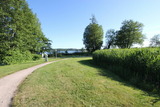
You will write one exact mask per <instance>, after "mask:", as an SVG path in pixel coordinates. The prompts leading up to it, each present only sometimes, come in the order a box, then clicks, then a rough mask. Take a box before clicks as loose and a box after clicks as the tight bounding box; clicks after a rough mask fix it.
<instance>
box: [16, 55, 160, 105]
mask: <svg viewBox="0 0 160 107" xmlns="http://www.w3.org/2000/svg"><path fill="white" fill-rule="evenodd" d="M158 100H159V99H158V97H153V96H149V95H148V94H147V93H145V92H143V91H141V90H138V89H136V88H134V87H132V86H129V85H128V84H127V83H124V82H123V81H122V80H121V79H120V78H119V77H117V76H116V75H114V74H112V73H111V72H109V71H107V70H105V69H102V68H98V67H96V66H94V65H93V64H92V63H91V58H71V59H68V60H64V61H60V62H56V63H52V64H49V65H47V66H45V67H42V68H40V69H38V70H36V71H35V72H34V73H32V75H30V76H29V77H28V78H27V79H26V80H25V81H24V82H23V83H22V85H20V87H19V90H18V91H17V94H16V96H15V97H14V100H13V107H151V106H157V107H158V106H160V103H159V102H156V101H158Z"/></svg>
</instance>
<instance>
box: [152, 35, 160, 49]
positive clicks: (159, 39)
mask: <svg viewBox="0 0 160 107" xmlns="http://www.w3.org/2000/svg"><path fill="white" fill-rule="evenodd" d="M150 46H151V47H160V34H158V35H154V36H153V37H152V38H151V40H150Z"/></svg>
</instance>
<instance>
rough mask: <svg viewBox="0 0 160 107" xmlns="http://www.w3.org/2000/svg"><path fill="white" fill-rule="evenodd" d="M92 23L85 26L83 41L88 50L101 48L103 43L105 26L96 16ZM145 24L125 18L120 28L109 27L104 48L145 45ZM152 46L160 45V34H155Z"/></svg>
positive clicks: (93, 17)
mask: <svg viewBox="0 0 160 107" xmlns="http://www.w3.org/2000/svg"><path fill="white" fill-rule="evenodd" d="M90 20H91V23H90V24H89V25H88V26H87V27H86V28H85V30H84V34H83V43H84V45H85V48H86V49H87V51H88V52H91V53H92V52H94V51H96V50H100V49H101V48H102V44H103V28H102V26H101V25H99V24H98V22H97V20H96V18H95V16H94V15H93V16H92V18H91V19H90ZM143 26H144V25H143V24H142V23H140V22H138V21H133V20H124V21H123V22H122V26H121V27H120V29H119V30H114V29H109V30H108V31H107V32H106V35H105V38H106V45H105V46H103V47H104V49H110V48H123V49H124V48H131V47H132V46H134V45H135V44H139V45H143V42H144V39H146V37H145V35H144V34H143ZM150 47H160V34H157V35H155V36H153V37H152V38H151V40H150Z"/></svg>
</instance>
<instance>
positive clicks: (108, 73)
mask: <svg viewBox="0 0 160 107" xmlns="http://www.w3.org/2000/svg"><path fill="white" fill-rule="evenodd" d="M79 63H80V64H83V65H87V66H90V67H93V68H97V69H98V71H99V75H101V76H105V77H107V78H110V79H112V80H115V81H118V82H120V83H121V84H123V85H125V86H129V87H132V88H133V89H140V88H138V87H136V86H135V85H133V84H132V83H130V82H127V81H125V80H123V79H122V78H120V77H119V76H118V75H116V74H114V73H113V72H111V71H110V70H108V69H107V68H104V67H100V66H97V65H95V64H94V63H93V60H92V59H90V60H82V61H79ZM140 90H143V89H140ZM143 91H144V92H145V93H144V94H143V95H144V96H152V97H155V99H153V100H151V103H152V105H154V104H155V103H157V102H159V101H160V94H159V93H151V92H147V91H145V90H143Z"/></svg>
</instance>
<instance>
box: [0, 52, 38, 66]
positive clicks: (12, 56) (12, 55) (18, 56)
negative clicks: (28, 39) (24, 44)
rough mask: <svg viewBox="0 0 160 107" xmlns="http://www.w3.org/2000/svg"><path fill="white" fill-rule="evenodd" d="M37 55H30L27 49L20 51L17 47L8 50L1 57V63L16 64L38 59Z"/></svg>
mask: <svg viewBox="0 0 160 107" xmlns="http://www.w3.org/2000/svg"><path fill="white" fill-rule="evenodd" d="M39 58H40V57H39V55H35V54H34V55H32V54H31V53H30V52H29V51H20V50H19V49H14V50H9V51H7V53H6V55H5V56H4V57H3V59H2V63H3V64H17V63H21V62H26V61H30V60H37V59H39Z"/></svg>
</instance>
